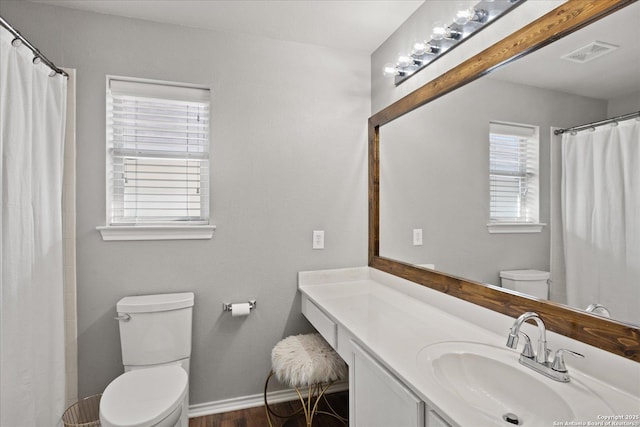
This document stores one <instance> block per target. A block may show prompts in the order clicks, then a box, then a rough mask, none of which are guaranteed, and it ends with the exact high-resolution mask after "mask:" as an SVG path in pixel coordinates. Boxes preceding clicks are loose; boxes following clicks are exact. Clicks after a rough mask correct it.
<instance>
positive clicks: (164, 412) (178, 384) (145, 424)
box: [100, 365, 188, 427]
mask: <svg viewBox="0 0 640 427" xmlns="http://www.w3.org/2000/svg"><path fill="white" fill-rule="evenodd" d="M187 386H188V377H187V373H186V371H185V370H184V369H182V367H180V366H179V365H174V366H161V367H157V368H146V369H137V370H134V371H129V372H126V373H124V374H122V375H120V376H119V377H118V378H116V379H115V380H114V381H112V382H111V383H110V384H109V385H108V386H107V388H106V389H105V391H104V393H103V395H102V399H101V401H100V422H101V423H102V427H174V426H175V425H176V424H177V423H178V421H179V420H180V416H181V415H182V409H183V408H182V407H183V403H184V400H185V397H186V396H187Z"/></svg>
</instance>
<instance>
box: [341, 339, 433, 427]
mask: <svg viewBox="0 0 640 427" xmlns="http://www.w3.org/2000/svg"><path fill="white" fill-rule="evenodd" d="M352 344H353V363H352V366H351V367H350V369H349V377H350V378H349V383H350V387H349V395H350V396H349V398H350V407H351V411H350V412H351V420H350V421H351V423H350V425H351V426H355V427H390V426H393V427H424V425H425V422H424V416H425V412H424V411H425V406H424V402H422V401H421V400H420V399H419V398H418V396H416V395H415V394H414V393H413V392H412V391H411V390H409V389H408V388H407V387H406V386H405V385H404V384H403V383H401V382H400V381H399V380H398V379H397V378H396V377H395V376H393V374H391V373H390V372H389V371H388V370H387V369H385V368H384V367H383V366H382V365H381V364H380V363H378V362H377V361H376V360H375V359H374V358H373V357H372V356H371V355H369V354H368V353H366V351H365V350H364V349H362V347H360V346H358V344H357V343H355V342H352Z"/></svg>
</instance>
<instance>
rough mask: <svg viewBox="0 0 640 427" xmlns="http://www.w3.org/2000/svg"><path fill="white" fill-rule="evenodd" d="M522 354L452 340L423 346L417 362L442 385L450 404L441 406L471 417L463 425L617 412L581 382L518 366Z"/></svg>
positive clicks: (540, 422)
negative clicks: (552, 377) (565, 381)
mask: <svg viewBox="0 0 640 427" xmlns="http://www.w3.org/2000/svg"><path fill="white" fill-rule="evenodd" d="M518 357H519V353H518V352H515V351H513V350H509V349H507V348H500V347H495V346H491V345H486V344H481V343H474V342H460V341H451V342H443V343H438V344H433V345H430V346H427V347H424V348H423V349H422V350H420V352H419V353H418V356H417V363H418V368H419V369H420V370H421V371H422V372H424V373H425V374H426V375H427V376H428V378H427V379H428V380H429V381H431V382H432V383H435V384H438V385H439V386H440V387H439V388H440V390H441V391H442V394H443V396H442V397H443V398H444V399H443V400H442V403H443V406H447V408H448V409H446V410H445V408H444V407H443V408H441V409H443V410H444V411H445V412H449V413H453V414H459V415H460V419H461V420H467V421H464V422H462V423H461V425H483V426H484V425H496V426H510V425H521V426H552V425H564V423H565V422H571V421H580V422H582V421H584V422H587V421H598V420H599V419H598V415H600V416H602V415H607V414H611V413H613V411H612V409H611V408H610V407H609V406H608V405H607V404H606V403H605V402H604V401H603V400H602V399H601V398H600V397H599V396H598V395H597V394H596V393H594V392H593V391H592V390H591V389H589V388H587V387H586V386H585V385H584V384H583V383H582V382H581V381H579V380H577V379H575V378H572V379H571V382H569V383H560V382H558V381H554V380H552V379H549V378H547V377H545V376H543V375H541V374H539V373H537V372H534V371H533V370H531V369H529V368H527V367H525V366H522V365H520V363H519V362H518ZM569 371H570V373H571V370H569ZM465 417H467V418H465ZM453 418H457V417H455V416H454V417H453ZM472 420H475V421H472ZM470 422H473V424H469V423H470ZM554 422H555V423H559V422H561V423H562V424H554ZM585 425H586V424H585Z"/></svg>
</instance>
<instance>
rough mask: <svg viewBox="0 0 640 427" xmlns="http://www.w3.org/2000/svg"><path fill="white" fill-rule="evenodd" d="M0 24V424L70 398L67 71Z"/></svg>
mask: <svg viewBox="0 0 640 427" xmlns="http://www.w3.org/2000/svg"><path fill="white" fill-rule="evenodd" d="M12 39H13V37H12V36H11V34H10V33H9V32H8V31H6V30H5V29H4V28H0V43H1V45H0V148H1V150H2V164H1V166H0V172H1V174H0V182H1V184H2V212H1V219H2V239H1V241H2V243H1V246H0V255H1V259H2V264H1V266H0V270H1V272H2V274H1V276H2V277H1V282H0V291H1V294H0V295H1V301H0V317H1V319H0V320H1V324H0V333H1V334H0V340H1V345H0V362H1V364H0V377H1V378H0V387H1V388H0V405H1V406H0V425H1V426H11V427H21V426H36V427H40V426H55V425H59V424H60V416H61V415H62V412H63V411H64V405H65V400H64V398H65V396H64V392H65V354H64V309H63V296H64V295H63V261H62V255H63V254H62V208H61V203H62V162H63V142H64V123H65V111H66V85H67V82H66V78H64V77H62V76H60V75H56V76H54V77H49V75H48V74H49V72H50V71H51V70H50V69H49V68H47V67H46V66H44V65H42V64H39V65H34V64H33V63H32V59H33V54H32V53H31V52H30V51H29V50H28V49H27V48H26V47H24V46H19V47H17V48H16V47H13V46H12V45H11V41H12Z"/></svg>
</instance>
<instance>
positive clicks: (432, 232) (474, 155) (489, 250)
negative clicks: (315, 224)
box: [380, 77, 607, 293]
mask: <svg viewBox="0 0 640 427" xmlns="http://www.w3.org/2000/svg"><path fill="white" fill-rule="evenodd" d="M606 111H607V102H606V101H600V100H596V99H592V98H585V97H580V96H575V95H568V94H565V93H559V92H554V91H550V90H543V89H539V88H536V87H532V86H526V85H521V84H515V83H508V82H502V81H498V80H495V79H492V78H489V77H485V78H481V79H479V80H476V81H475V82H473V83H471V84H469V85H467V86H465V87H463V88H461V89H459V90H457V91H454V92H452V93H450V94H448V95H447V96H445V97H442V98H439V99H437V100H435V101H434V102H433V103H430V104H427V105H425V106H423V107H421V108H419V109H418V110H415V111H413V112H411V113H409V114H407V115H405V116H403V117H401V118H400V119H398V120H394V121H393V122H391V123H390V124H388V125H385V126H383V127H382V128H381V130H380V140H381V147H380V163H381V171H380V253H381V255H382V256H387V257H390V258H394V259H400V260H404V261H407V262H411V263H416V264H425V263H428V264H435V268H436V270H441V271H445V272H448V273H451V274H454V275H458V276H461V277H465V278H470V279H473V280H476V281H480V282H483V283H492V284H496V285H499V284H500V280H499V272H500V271H501V270H518V269H528V268H532V269H538V270H544V271H549V268H550V253H549V251H550V219H551V213H550V209H551V207H550V186H551V169H550V168H551V166H550V159H551V149H550V137H551V127H553V126H555V127H568V126H570V125H572V124H574V123H583V122H589V121H594V120H601V119H602V118H604V117H605V116H606ZM490 121H500V122H511V123H520V124H527V125H533V126H539V129H540V151H539V155H540V182H539V188H540V222H542V223H546V224H547V226H546V227H544V228H543V231H542V232H541V233H531V234H490V233H489V232H488V230H487V226H486V224H487V223H488V222H489V122H490ZM557 146H558V147H559V145H557ZM434 183H435V184H434ZM413 228H422V229H423V232H424V238H423V240H424V245H422V246H413V244H412V241H411V237H412V233H411V230H412V229H413ZM554 293H555V290H554Z"/></svg>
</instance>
